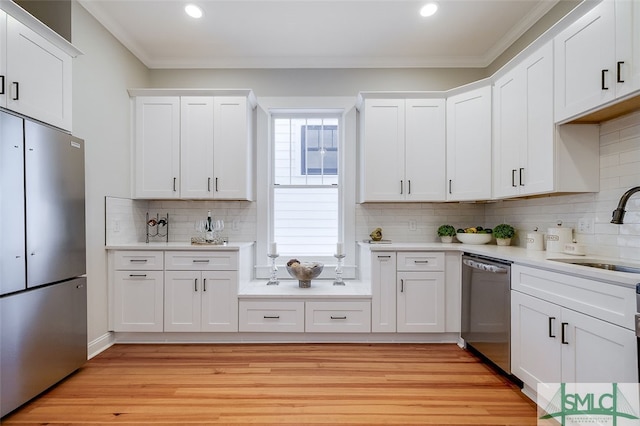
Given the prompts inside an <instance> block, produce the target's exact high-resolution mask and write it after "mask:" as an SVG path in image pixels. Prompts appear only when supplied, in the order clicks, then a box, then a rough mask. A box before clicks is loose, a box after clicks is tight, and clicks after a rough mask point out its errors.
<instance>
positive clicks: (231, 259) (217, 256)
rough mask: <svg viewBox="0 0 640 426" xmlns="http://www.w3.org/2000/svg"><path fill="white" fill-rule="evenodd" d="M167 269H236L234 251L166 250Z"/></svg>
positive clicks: (236, 262) (236, 261)
mask: <svg viewBox="0 0 640 426" xmlns="http://www.w3.org/2000/svg"><path fill="white" fill-rule="evenodd" d="M164 260H165V264H166V267H165V269H166V270H168V271H236V270H238V254H237V253H236V252H227V251H220V252H206V251H203V252H197V251H168V252H166V253H165V254H164Z"/></svg>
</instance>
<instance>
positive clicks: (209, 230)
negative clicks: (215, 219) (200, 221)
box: [204, 210, 213, 243]
mask: <svg viewBox="0 0 640 426" xmlns="http://www.w3.org/2000/svg"><path fill="white" fill-rule="evenodd" d="M205 228H206V230H205V235H204V239H205V241H207V242H208V243H210V242H211V241H213V225H212V223H211V210H209V211H207V224H206V225H205Z"/></svg>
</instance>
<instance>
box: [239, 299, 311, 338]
mask: <svg viewBox="0 0 640 426" xmlns="http://www.w3.org/2000/svg"><path fill="white" fill-rule="evenodd" d="M238 310H239V327H238V328H239V330H240V331H277V332H303V331H304V302H302V301H287V302H271V301H248V300H245V301H243V300H241V301H240V303H239V306H238Z"/></svg>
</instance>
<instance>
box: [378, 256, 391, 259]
mask: <svg viewBox="0 0 640 426" xmlns="http://www.w3.org/2000/svg"><path fill="white" fill-rule="evenodd" d="M378 259H391V256H378Z"/></svg>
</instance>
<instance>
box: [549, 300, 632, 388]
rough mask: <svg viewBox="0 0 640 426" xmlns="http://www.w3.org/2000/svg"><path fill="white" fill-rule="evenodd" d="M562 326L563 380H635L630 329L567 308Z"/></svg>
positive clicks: (628, 381)
mask: <svg viewBox="0 0 640 426" xmlns="http://www.w3.org/2000/svg"><path fill="white" fill-rule="evenodd" d="M562 326H563V328H564V341H563V342H562V343H563V344H562V345H561V346H562V381H563V382H571V383H611V382H617V383H637V382H638V358H637V348H638V347H637V338H636V335H635V333H634V332H633V331H631V330H629V329H626V328H623V327H620V326H617V325H613V324H611V323H608V322H606V321H602V320H599V319H596V318H594V317H590V316H587V315H584V314H581V313H578V312H575V311H572V310H569V309H563V311H562ZM561 334H562V332H561Z"/></svg>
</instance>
